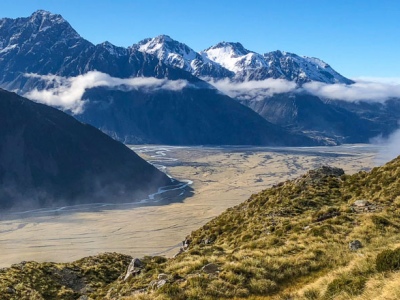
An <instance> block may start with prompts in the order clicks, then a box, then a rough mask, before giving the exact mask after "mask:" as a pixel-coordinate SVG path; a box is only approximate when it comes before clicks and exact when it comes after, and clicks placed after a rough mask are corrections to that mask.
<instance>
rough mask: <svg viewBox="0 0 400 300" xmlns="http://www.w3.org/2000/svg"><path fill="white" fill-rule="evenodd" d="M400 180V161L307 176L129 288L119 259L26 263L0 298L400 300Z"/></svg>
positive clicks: (156, 264)
mask: <svg viewBox="0 0 400 300" xmlns="http://www.w3.org/2000/svg"><path fill="white" fill-rule="evenodd" d="M399 178H400V157H399V158H397V159H395V160H393V161H392V162H390V163H388V164H386V165H385V166H383V167H379V168H374V169H373V170H372V171H371V172H368V173H367V172H360V173H357V174H355V175H352V176H349V175H344V174H343V173H342V171H341V170H340V169H335V168H328V167H324V168H321V169H319V170H315V171H310V172H308V173H307V174H305V175H304V176H302V177H301V178H298V179H296V180H293V181H287V182H284V183H280V184H278V185H276V186H274V187H272V188H270V189H267V190H264V191H262V192H260V193H258V194H255V195H252V196H251V197H250V199H248V200H247V201H245V202H244V203H242V204H240V205H238V206H236V207H234V208H231V209H228V210H227V211H226V212H224V213H223V214H221V215H220V216H219V217H217V218H215V219H213V220H212V221H210V222H209V223H207V224H206V225H204V226H203V227H202V228H200V229H198V230H197V231H194V232H193V233H192V234H191V235H190V236H188V237H187V239H186V241H188V242H186V244H189V246H188V247H185V251H184V252H183V253H181V254H179V255H178V256H176V257H175V258H172V259H165V258H162V257H145V258H143V259H141V265H140V266H139V267H137V268H135V270H136V271H137V274H135V275H133V276H130V278H128V279H126V280H124V276H125V272H126V269H127V266H128V264H129V261H130V259H131V258H130V257H128V256H123V255H120V254H116V253H109V254H102V255H99V256H97V257H89V258H84V259H82V260H80V261H77V262H74V263H70V264H51V263H46V264H37V263H33V262H28V263H24V264H19V265H15V266H13V267H11V268H9V269H4V270H2V271H0V299H55V298H58V299H77V298H78V297H79V296H81V295H84V296H83V297H82V298H80V299H178V300H179V299H223V298H226V299H241V298H249V299H287V300H288V299H399V298H400V285H399V283H400V272H397V270H399V269H400V250H399V249H400V248H399V247H400V235H399V233H400V219H399V216H400V179H399ZM360 200H361V201H360ZM355 241H358V242H355ZM350 245H351V247H350ZM360 246H361V247H360ZM204 266H207V267H206V268H205V269H204V268H203V267H204ZM71 274H72V275H71ZM33 295H35V296H34V297H33ZM86 295H87V296H88V298H86Z"/></svg>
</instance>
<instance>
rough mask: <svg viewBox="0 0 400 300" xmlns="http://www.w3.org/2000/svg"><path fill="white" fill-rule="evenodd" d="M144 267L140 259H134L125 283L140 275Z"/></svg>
mask: <svg viewBox="0 0 400 300" xmlns="http://www.w3.org/2000/svg"><path fill="white" fill-rule="evenodd" d="M143 266H144V265H143V263H142V261H141V260H140V259H139V258H134V259H132V261H131V263H130V264H129V266H128V270H127V271H126V274H125V278H124V281H127V280H128V279H129V278H131V277H134V276H137V275H139V274H140V272H141V269H142V268H143Z"/></svg>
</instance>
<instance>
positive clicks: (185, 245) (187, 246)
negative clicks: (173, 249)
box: [182, 238, 191, 250]
mask: <svg viewBox="0 0 400 300" xmlns="http://www.w3.org/2000/svg"><path fill="white" fill-rule="evenodd" d="M190 242H191V241H190V239H188V238H186V239H185V240H184V241H182V248H183V249H184V250H186V249H188V248H189V245H190Z"/></svg>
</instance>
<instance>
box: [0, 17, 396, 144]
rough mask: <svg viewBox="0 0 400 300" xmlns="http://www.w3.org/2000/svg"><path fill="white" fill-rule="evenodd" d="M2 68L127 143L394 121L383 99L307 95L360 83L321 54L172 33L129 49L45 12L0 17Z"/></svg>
mask: <svg viewBox="0 0 400 300" xmlns="http://www.w3.org/2000/svg"><path fill="white" fill-rule="evenodd" d="M0 69H1V70H2V71H1V72H0V86H1V87H3V88H5V89H8V90H13V91H16V92H18V93H20V94H25V95H26V96H28V97H29V98H31V99H34V100H36V101H39V102H43V103H46V104H50V105H54V106H56V107H59V108H62V109H65V110H67V111H70V112H72V113H73V114H74V116H75V117H76V118H77V119H78V120H82V121H84V122H87V123H90V124H92V125H94V126H96V127H97V128H99V129H101V130H102V131H104V132H106V133H107V134H109V135H110V136H112V137H113V138H115V139H117V140H120V141H123V142H126V143H164V144H181V145H182V144H250V145H313V144H314V145H316V144H321V143H323V144H337V143H343V142H347V143H348V142H368V141H369V139H370V138H372V137H374V136H376V135H383V136H386V135H388V134H389V133H390V132H391V131H393V130H395V129H396V128H397V116H396V115H395V114H394V113H393V112H392V110H391V109H388V107H387V105H386V104H385V103H382V104H380V109H379V110H376V109H372V108H371V107H370V106H369V105H366V103H364V102H360V103H356V104H353V105H352V108H351V109H349V108H348V107H347V106H346V105H342V104H341V103H340V102H341V101H331V100H330V99H329V98H327V97H324V98H321V97H309V94H310V90H312V89H311V88H310V87H314V86H313V84H314V83H315V82H318V83H320V84H324V85H333V84H339V85H343V86H346V85H349V84H353V83H354V81H352V80H350V79H348V78H345V77H344V76H342V75H340V74H339V73H338V72H336V71H335V70H333V69H332V68H331V67H330V66H329V65H328V64H327V63H325V62H323V61H322V60H320V59H317V58H310V57H301V56H298V55H296V54H292V53H288V52H283V51H274V52H270V53H266V54H258V53H255V52H252V51H250V50H247V49H245V48H244V47H243V46H242V45H241V44H240V43H228V42H221V43H219V44H217V45H215V46H212V47H210V48H208V49H206V50H204V51H201V52H196V51H194V50H193V49H191V48H190V47H189V46H187V45H185V44H183V43H181V42H178V41H175V40H173V39H172V38H170V37H169V36H166V35H161V36H158V37H156V38H149V39H146V40H143V41H140V42H139V43H138V44H134V45H132V46H131V47H128V48H123V47H117V46H114V45H112V44H111V43H108V42H104V43H102V44H99V45H93V44H92V43H90V42H89V41H86V40H85V39H83V38H82V37H80V36H79V34H78V33H77V32H76V31H75V30H74V29H73V28H72V27H71V26H70V24H69V23H68V22H67V21H66V20H64V19H63V18H62V17H61V16H60V15H56V14H52V13H49V12H46V11H37V12H35V13H33V14H32V15H31V16H30V17H27V18H18V19H8V18H6V19H2V20H0ZM93 71H97V73H90V72H93ZM103 73H104V74H103ZM121 79H129V80H122V81H121ZM135 79H136V81H135ZM138 79H140V80H141V81H140V82H139V81H138ZM156 79H158V81H157V80H156ZM77 87H78V88H77ZM314 90H315V89H314ZM316 98H318V99H316ZM336 100H337V99H336ZM339 100H340V99H339ZM365 100H368V99H365ZM393 101H394V103H395V104H394V106H395V107H398V106H399V105H398V101H396V100H393ZM238 102H239V103H240V104H239V103H238ZM290 103H291V104H290ZM243 104H244V105H243ZM289 104H290V105H289ZM314 104H315V105H314ZM288 105H289V106H290V107H289V108H288V110H286V108H285V107H287V106H288ZM246 106H248V107H250V108H251V110H250V109H248V108H247V107H246ZM392 106H393V105H392ZM278 111H279V112H281V113H278V114H274V113H272V112H278ZM327 114H329V118H327V117H326V116H327ZM260 116H261V117H260ZM309 118H311V120H313V121H309V120H308V119H309ZM319 120H323V122H320V121H319ZM272 123H274V124H272ZM354 124H357V125H356V126H354ZM307 136H308V137H307Z"/></svg>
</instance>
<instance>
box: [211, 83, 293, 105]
mask: <svg viewBox="0 0 400 300" xmlns="http://www.w3.org/2000/svg"><path fill="white" fill-rule="evenodd" d="M207 81H208V83H210V84H211V85H213V86H214V87H215V88H217V89H218V90H220V91H221V92H223V93H224V94H226V95H228V96H230V97H232V98H235V99H240V100H263V99H264V98H267V97H271V96H273V95H275V94H282V93H288V92H293V91H295V90H296V87H297V85H296V83H295V82H292V81H288V80H285V79H272V78H268V79H265V80H254V81H245V82H234V81H231V80H229V79H222V80H217V81H216V80H207Z"/></svg>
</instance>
